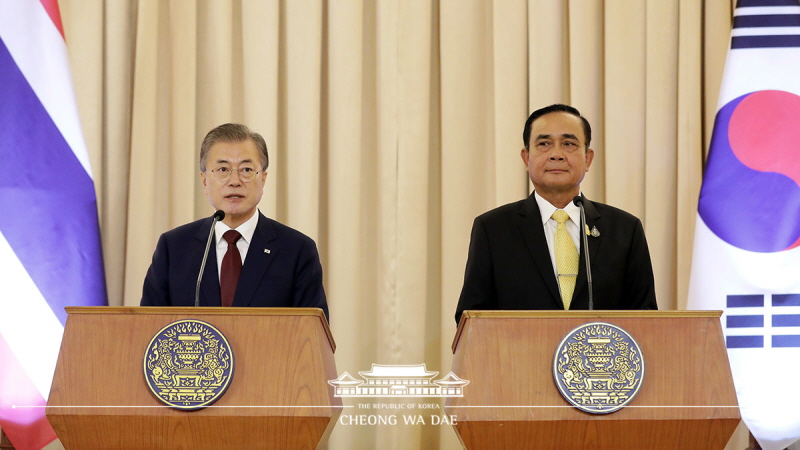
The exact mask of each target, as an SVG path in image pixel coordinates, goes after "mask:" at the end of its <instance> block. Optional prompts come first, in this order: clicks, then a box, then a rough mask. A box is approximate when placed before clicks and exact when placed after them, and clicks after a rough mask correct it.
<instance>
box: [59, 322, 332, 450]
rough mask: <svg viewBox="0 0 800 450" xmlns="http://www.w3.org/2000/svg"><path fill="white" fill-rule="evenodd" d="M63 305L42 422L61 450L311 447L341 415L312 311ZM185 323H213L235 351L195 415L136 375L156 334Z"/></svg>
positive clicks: (328, 353) (323, 336)
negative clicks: (222, 381) (216, 390)
mask: <svg viewBox="0 0 800 450" xmlns="http://www.w3.org/2000/svg"><path fill="white" fill-rule="evenodd" d="M66 309H67V313H68V317H67V323H66V327H65V328H64V337H63V340H62V343H61V351H60V353H59V355H58V362H57V365H56V370H55V375H54V377H53V384H52V388H51V391H50V397H49V400H48V402H47V418H48V420H49V421H50V423H51V424H52V426H53V428H54V429H55V431H56V434H57V435H58V437H59V439H61V443H62V444H63V445H64V448H65V449H67V450H71V449H76V450H93V449H98V450H101V449H102V450H108V449H148V450H156V449H186V450H188V449H251V448H252V449H256V448H258V449H314V448H317V445H318V444H319V443H320V441H325V440H327V437H328V435H329V434H330V432H331V430H332V428H333V426H334V425H335V423H336V419H337V418H338V416H339V414H340V413H341V405H342V403H341V399H339V398H334V397H333V388H331V387H330V386H329V385H328V383H327V381H328V380H332V379H335V378H336V376H337V374H336V367H335V363H334V359H333V353H334V350H335V348H336V347H335V343H334V341H333V338H332V336H331V333H330V330H329V328H328V324H327V322H326V320H325V316H324V314H323V313H322V311H321V310H319V309H316V308H209V307H202V308H154V307H133V308H129V307H68V308H66ZM183 319H197V320H201V321H204V322H207V323H209V324H211V325H213V326H214V327H215V328H216V329H217V330H219V331H220V332H221V333H222V334H223V335H224V336H225V337H226V338H227V340H228V342H229V343H230V346H231V349H232V351H233V353H234V356H235V359H234V366H235V368H234V370H235V372H234V375H233V379H232V381H231V383H230V386H229V387H228V390H227V392H225V394H224V395H223V396H222V397H221V398H219V399H218V400H217V401H216V402H215V403H214V404H213V405H211V406H210V407H207V408H204V409H200V410H196V411H182V410H177V409H174V408H172V407H170V406H167V405H165V404H164V403H162V402H161V401H159V400H158V399H157V398H156V397H155V395H154V394H152V393H151V392H150V390H149V389H148V387H147V384H146V381H145V378H144V372H143V366H144V355H145V351H146V350H147V347H148V344H149V343H150V340H151V339H152V338H153V336H155V335H156V334H157V333H158V332H159V331H160V330H161V329H162V328H164V327H165V326H167V325H168V324H170V323H172V322H175V321H177V320H183Z"/></svg>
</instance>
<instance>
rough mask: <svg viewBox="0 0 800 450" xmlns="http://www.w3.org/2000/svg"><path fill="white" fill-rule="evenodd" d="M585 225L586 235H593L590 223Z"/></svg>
mask: <svg viewBox="0 0 800 450" xmlns="http://www.w3.org/2000/svg"><path fill="white" fill-rule="evenodd" d="M583 226H584V227H585V228H586V235H587V236H591V235H592V233H590V232H589V225H586V224H583Z"/></svg>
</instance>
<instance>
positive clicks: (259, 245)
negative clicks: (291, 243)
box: [233, 212, 280, 306]
mask: <svg viewBox="0 0 800 450" xmlns="http://www.w3.org/2000/svg"><path fill="white" fill-rule="evenodd" d="M276 237H277V236H276V235H275V230H274V228H273V227H272V226H270V224H269V222H268V221H267V218H266V217H264V215H263V214H261V212H259V213H258V225H256V231H255V233H253V241H252V242H250V246H249V247H248V249H247V257H246V258H245V260H244V265H242V273H241V274H240V275H239V284H238V285H237V286H236V296H234V298H233V306H249V305H250V303H251V302H252V301H253V298H254V297H255V294H256V290H257V289H258V285H259V284H260V283H261V280H262V279H263V278H264V276H265V274H266V273H267V270H269V267H270V265H272V262H273V261H274V260H275V258H276V257H277V256H278V255H277V253H278V252H279V251H280V250H279V249H276V248H272V247H270V246H269V243H270V241H272V240H274V239H275V238H276Z"/></svg>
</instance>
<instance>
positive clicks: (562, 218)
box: [550, 209, 569, 224]
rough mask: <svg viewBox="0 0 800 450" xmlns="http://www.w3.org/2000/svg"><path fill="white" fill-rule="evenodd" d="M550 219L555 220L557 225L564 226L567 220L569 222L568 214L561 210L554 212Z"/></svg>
mask: <svg viewBox="0 0 800 450" xmlns="http://www.w3.org/2000/svg"><path fill="white" fill-rule="evenodd" d="M550 217H552V218H553V219H555V220H556V222H558V223H559V224H565V223H567V220H569V214H567V212H566V211H564V210H563V209H559V210H556V212H554V213H553V215H552V216H550Z"/></svg>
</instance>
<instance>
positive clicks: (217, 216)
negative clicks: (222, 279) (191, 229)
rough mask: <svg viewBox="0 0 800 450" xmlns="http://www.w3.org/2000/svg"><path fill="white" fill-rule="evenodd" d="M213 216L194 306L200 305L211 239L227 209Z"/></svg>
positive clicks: (198, 277) (219, 210) (218, 211)
mask: <svg viewBox="0 0 800 450" xmlns="http://www.w3.org/2000/svg"><path fill="white" fill-rule="evenodd" d="M211 217H212V218H213V219H214V220H213V221H212V222H211V230H210V231H209V232H208V240H207V241H206V251H205V252H204V253H203V262H202V263H200V274H199V275H197V286H196V287H195V289H194V306H200V280H202V279H203V272H205V270H206V260H207V259H208V250H209V249H210V248H211V240H212V238H213V237H214V228H215V227H216V226H217V222H219V221H220V220H222V219H224V218H225V211H223V210H221V209H218V210H217V212H215V213H214V215H213V216H211Z"/></svg>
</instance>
